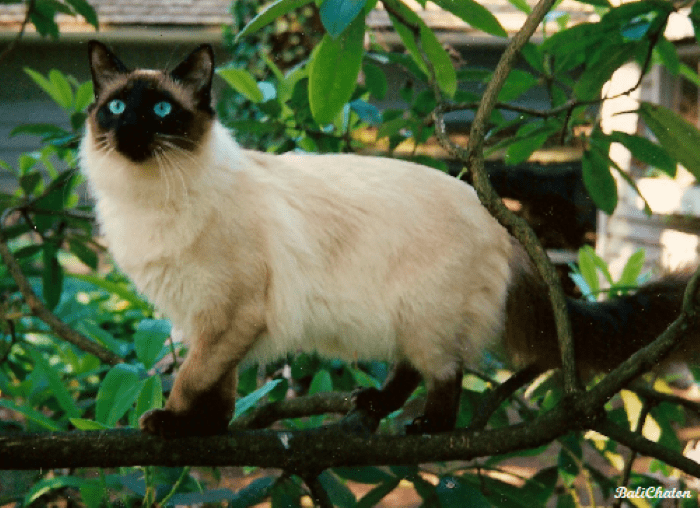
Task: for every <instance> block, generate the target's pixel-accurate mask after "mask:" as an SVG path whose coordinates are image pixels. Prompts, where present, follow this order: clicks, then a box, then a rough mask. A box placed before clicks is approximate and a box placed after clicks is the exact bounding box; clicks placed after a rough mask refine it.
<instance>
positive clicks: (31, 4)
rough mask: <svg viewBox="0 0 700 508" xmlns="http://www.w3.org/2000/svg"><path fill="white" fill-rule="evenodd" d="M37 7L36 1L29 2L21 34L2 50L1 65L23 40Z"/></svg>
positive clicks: (20, 29)
mask: <svg viewBox="0 0 700 508" xmlns="http://www.w3.org/2000/svg"><path fill="white" fill-rule="evenodd" d="M35 5H36V0H29V3H28V4H27V12H26V14H25V15H24V20H22V25H20V27H19V32H17V35H16V36H15V38H14V39H13V40H12V42H10V44H9V45H8V46H7V47H6V48H5V49H3V50H2V53H0V65H1V64H2V63H3V62H4V61H5V60H6V59H7V57H9V56H10V54H11V53H12V52H13V51H14V50H15V48H16V47H17V45H18V44H19V41H21V40H22V37H23V36H24V32H25V31H26V30H27V25H28V24H29V20H30V19H31V17H32V14H33V13H34V7H35Z"/></svg>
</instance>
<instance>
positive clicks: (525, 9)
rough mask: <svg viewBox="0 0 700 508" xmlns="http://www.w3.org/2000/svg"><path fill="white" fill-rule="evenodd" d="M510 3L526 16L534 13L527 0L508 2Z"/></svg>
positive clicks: (511, 0)
mask: <svg viewBox="0 0 700 508" xmlns="http://www.w3.org/2000/svg"><path fill="white" fill-rule="evenodd" d="M508 2H509V3H510V4H511V5H512V6H513V7H515V8H516V9H518V10H519V11H522V12H524V13H525V14H530V12H532V9H531V8H530V6H529V5H527V1H526V0H508Z"/></svg>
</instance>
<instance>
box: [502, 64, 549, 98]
mask: <svg viewBox="0 0 700 508" xmlns="http://www.w3.org/2000/svg"><path fill="white" fill-rule="evenodd" d="M538 83H539V80H538V79H537V78H536V77H535V76H533V75H532V74H530V73H529V72H527V71H521V70H519V69H513V70H512V71H510V73H509V74H508V78H506V81H505V83H503V88H502V89H501V91H500V92H499V93H498V100H499V101H500V102H511V101H514V100H515V99H517V98H518V97H520V96H521V95H522V94H524V93H525V92H527V91H528V90H530V89H531V88H533V87H534V86H536V85H537V84H538Z"/></svg>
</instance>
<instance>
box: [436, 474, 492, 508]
mask: <svg viewBox="0 0 700 508" xmlns="http://www.w3.org/2000/svg"><path fill="white" fill-rule="evenodd" d="M435 492H436V493H437V496H438V498H439V499H440V504H441V505H442V506H469V507H470V508H481V507H483V508H489V507H490V506H491V503H490V502H489V501H488V499H486V497H484V495H483V494H482V493H481V492H480V491H479V490H478V489H476V488H474V487H473V486H472V485H471V484H470V483H469V482H466V481H464V480H462V479H460V478H457V477H454V476H443V477H442V478H440V483H439V484H438V486H437V487H436V488H435Z"/></svg>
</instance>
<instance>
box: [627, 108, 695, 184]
mask: <svg viewBox="0 0 700 508" xmlns="http://www.w3.org/2000/svg"><path fill="white" fill-rule="evenodd" d="M638 111H639V115H640V116H641V117H642V119H643V120H644V123H646V125H647V126H648V127H649V129H650V130H651V131H652V132H653V133H654V136H656V139H658V141H659V144H660V145H661V146H662V147H663V148H664V149H665V150H666V151H667V152H668V153H669V154H673V157H675V158H676V160H677V161H678V162H680V163H681V164H683V166H684V167H685V168H686V169H687V170H688V171H690V172H691V173H692V174H693V176H695V178H697V179H700V150H698V149H697V147H698V146H700V132H698V129H697V128H695V126H693V125H691V124H689V123H688V122H686V121H685V120H684V119H683V118H682V117H681V116H680V115H678V114H677V113H675V112H673V111H671V110H670V109H667V108H664V107H663V106H658V105H656V104H650V103H648V102H643V103H642V104H641V105H640V106H639V110H638Z"/></svg>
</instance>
